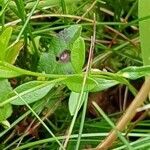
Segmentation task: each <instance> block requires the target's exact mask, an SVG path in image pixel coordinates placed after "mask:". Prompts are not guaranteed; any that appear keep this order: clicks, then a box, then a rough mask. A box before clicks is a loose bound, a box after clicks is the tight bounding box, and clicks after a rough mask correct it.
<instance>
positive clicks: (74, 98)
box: [68, 92, 88, 116]
mask: <svg viewBox="0 0 150 150" xmlns="http://www.w3.org/2000/svg"><path fill="white" fill-rule="evenodd" d="M79 96H80V93H76V92H71V94H70V97H69V102H68V106H69V112H70V114H71V116H73V115H74V113H75V111H76V108H77V104H78V101H79ZM86 98H88V94H87V92H84V93H83V99H82V101H81V103H80V108H81V106H82V104H83V102H84V101H85V99H86ZM80 108H79V110H80Z"/></svg>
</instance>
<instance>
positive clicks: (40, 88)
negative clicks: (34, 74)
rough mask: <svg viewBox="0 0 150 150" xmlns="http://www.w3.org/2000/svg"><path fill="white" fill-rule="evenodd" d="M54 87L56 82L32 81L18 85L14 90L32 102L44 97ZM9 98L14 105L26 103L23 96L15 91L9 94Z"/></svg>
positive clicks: (28, 101)
mask: <svg viewBox="0 0 150 150" xmlns="http://www.w3.org/2000/svg"><path fill="white" fill-rule="evenodd" d="M53 87H54V84H50V83H48V82H45V81H31V82H28V83H25V84H22V85H20V86H18V87H17V88H15V89H14V90H15V91H16V92H17V93H18V94H19V95H20V96H21V97H22V98H23V99H24V100H25V101H26V102H27V103H28V104H30V103H33V102H35V101H38V100H40V99H41V98H43V97H44V96H45V95H47V93H48V92H49V91H50V90H51V89H52V88H53ZM9 99H12V101H11V104H13V105H24V102H23V101H22V100H21V98H20V97H18V96H17V95H16V94H15V93H14V92H11V93H10V94H9Z"/></svg>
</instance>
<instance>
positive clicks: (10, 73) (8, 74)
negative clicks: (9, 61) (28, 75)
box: [0, 63, 23, 79]
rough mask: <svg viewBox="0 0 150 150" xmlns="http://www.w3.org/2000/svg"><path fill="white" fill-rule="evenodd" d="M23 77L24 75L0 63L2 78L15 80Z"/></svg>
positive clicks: (0, 76) (0, 75)
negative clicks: (14, 78)
mask: <svg viewBox="0 0 150 150" xmlns="http://www.w3.org/2000/svg"><path fill="white" fill-rule="evenodd" d="M21 75H23V74H22V73H19V72H17V71H15V70H11V69H10V68H8V67H7V66H2V65H1V63H0V78H4V79H6V78H13V77H18V76H21Z"/></svg>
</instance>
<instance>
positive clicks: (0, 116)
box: [0, 104, 12, 122]
mask: <svg viewBox="0 0 150 150" xmlns="http://www.w3.org/2000/svg"><path fill="white" fill-rule="evenodd" d="M11 114H12V107H11V105H10V104H6V105H4V106H3V107H0V122H2V121H4V120H6V119H7V118H8V117H10V116H11Z"/></svg>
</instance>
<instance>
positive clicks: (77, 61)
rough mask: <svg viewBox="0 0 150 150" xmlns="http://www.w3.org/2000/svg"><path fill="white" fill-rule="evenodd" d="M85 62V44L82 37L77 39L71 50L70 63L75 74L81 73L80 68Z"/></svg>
mask: <svg viewBox="0 0 150 150" xmlns="http://www.w3.org/2000/svg"><path fill="white" fill-rule="evenodd" d="M84 62H85V42H84V40H83V38H82V37H79V38H78V39H77V40H76V41H75V42H74V43H73V47H72V50H71V63H72V65H73V67H74V69H75V71H76V72H78V73H80V72H82V67H83V65H84Z"/></svg>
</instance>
